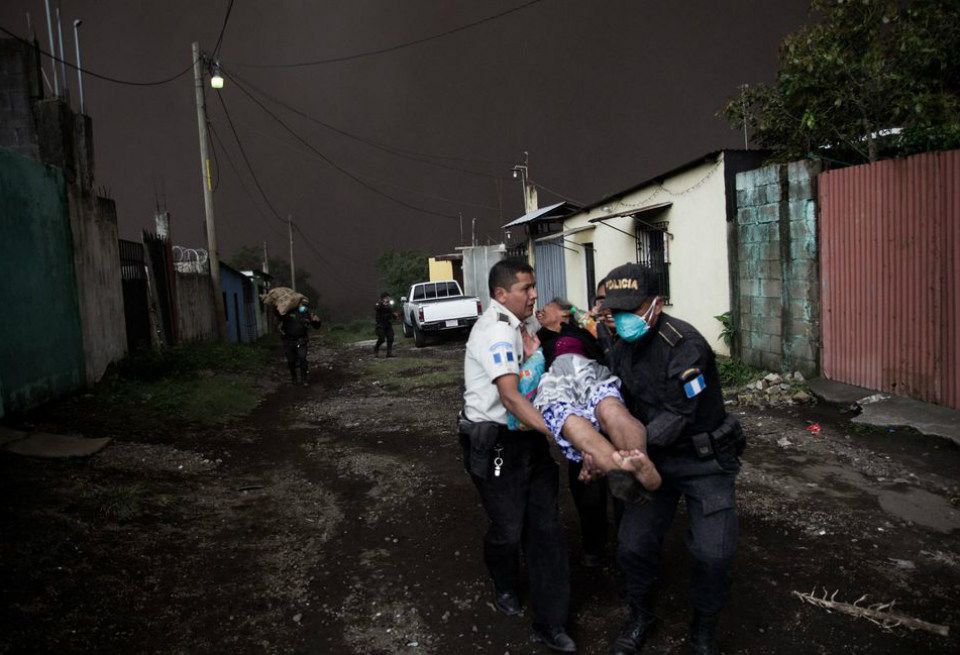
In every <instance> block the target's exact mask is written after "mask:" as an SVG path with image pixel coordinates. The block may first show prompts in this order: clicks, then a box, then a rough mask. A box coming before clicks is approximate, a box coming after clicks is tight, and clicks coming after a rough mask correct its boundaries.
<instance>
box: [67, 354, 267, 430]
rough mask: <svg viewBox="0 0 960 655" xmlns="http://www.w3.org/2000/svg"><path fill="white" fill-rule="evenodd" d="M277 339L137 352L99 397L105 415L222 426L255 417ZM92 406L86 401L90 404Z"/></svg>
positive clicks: (102, 386)
mask: <svg viewBox="0 0 960 655" xmlns="http://www.w3.org/2000/svg"><path fill="white" fill-rule="evenodd" d="M276 347H277V346H276V339H269V338H268V339H264V340H261V341H258V342H257V343H253V344H220V343H210V342H201V343H190V344H183V345H179V346H175V347H173V348H165V349H162V350H154V351H149V352H142V353H136V354H134V355H132V356H130V357H128V358H127V359H125V360H123V361H122V362H121V363H120V364H119V365H118V366H117V367H116V370H115V371H114V372H113V374H112V375H110V376H108V377H107V378H106V379H105V380H104V381H103V382H101V383H100V384H99V385H98V386H97V387H96V388H95V390H94V392H93V396H94V397H93V399H92V401H90V402H91V404H93V405H95V406H96V408H97V409H98V410H99V411H101V412H103V413H113V414H118V415H125V416H130V417H131V418H136V416H135V413H136V412H137V411H138V410H140V411H141V412H142V413H144V414H145V417H149V416H154V415H162V416H164V417H169V418H172V419H177V420H181V421H186V422H189V423H198V424H201V425H216V424H220V423H224V422H227V421H230V420H233V419H236V418H239V417H241V416H245V415H246V414H248V413H250V412H251V411H252V410H253V409H254V408H255V407H256V406H257V404H258V403H259V401H260V397H261V395H262V394H263V391H262V389H261V388H260V387H259V386H258V385H257V379H258V377H260V376H262V375H264V374H265V373H266V371H267V369H268V367H270V366H271V365H272V362H273V360H274V359H275V358H276ZM85 403H86V401H85Z"/></svg>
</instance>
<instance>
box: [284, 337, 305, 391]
mask: <svg viewBox="0 0 960 655" xmlns="http://www.w3.org/2000/svg"><path fill="white" fill-rule="evenodd" d="M283 354H284V355H286V357H287V366H289V367H290V377H291V379H293V381H294V382H296V381H297V368H298V367H299V369H300V378H301V380H302V381H303V382H306V381H307V338H306V337H300V338H299V339H284V340H283Z"/></svg>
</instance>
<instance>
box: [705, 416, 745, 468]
mask: <svg viewBox="0 0 960 655" xmlns="http://www.w3.org/2000/svg"><path fill="white" fill-rule="evenodd" d="M691 440H692V441H693V449H694V452H695V453H696V454H697V457H699V458H700V459H707V458H708V457H717V458H719V457H723V456H726V457H734V458H735V457H740V455H742V454H743V451H744V449H745V448H746V445H747V439H746V436H745V435H744V434H743V428H742V427H740V421H738V420H737V419H735V418H733V417H732V416H727V417H726V418H725V419H724V420H723V423H721V424H720V427H718V428H717V429H716V430H714V431H713V432H701V433H699V434H695V435H693V436H692V437H691Z"/></svg>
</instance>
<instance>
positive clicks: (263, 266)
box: [260, 241, 270, 275]
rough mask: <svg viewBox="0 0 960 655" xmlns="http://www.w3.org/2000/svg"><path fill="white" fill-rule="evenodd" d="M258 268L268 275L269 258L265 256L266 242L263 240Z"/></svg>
mask: <svg viewBox="0 0 960 655" xmlns="http://www.w3.org/2000/svg"><path fill="white" fill-rule="evenodd" d="M260 270H261V271H263V272H264V273H266V274H267V275H270V260H269V259H268V258H267V242H266V241H264V242H263V264H261V266H260Z"/></svg>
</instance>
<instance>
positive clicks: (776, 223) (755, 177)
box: [734, 161, 820, 376]
mask: <svg viewBox="0 0 960 655" xmlns="http://www.w3.org/2000/svg"><path fill="white" fill-rule="evenodd" d="M819 172H820V166H819V164H817V163H815V162H809V161H799V162H793V163H790V164H775V165H771V166H765V167H763V168H758V169H754V170H752V171H746V172H743V173H738V174H737V178H736V189H737V215H736V229H737V233H738V239H737V243H738V248H737V250H738V252H737V259H738V271H739V280H738V282H739V285H738V288H739V294H738V297H737V298H734V311H735V312H736V315H735V316H734V321H735V324H736V327H737V353H738V355H739V356H740V358H741V359H742V360H743V361H745V362H746V363H748V364H750V365H752V366H756V367H758V368H763V369H768V370H774V371H795V370H799V371H801V372H803V373H804V375H807V376H813V375H816V374H817V373H818V370H819V361H820V281H819V263H818V256H817V249H818V242H817V207H816V199H817V175H818V174H819Z"/></svg>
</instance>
